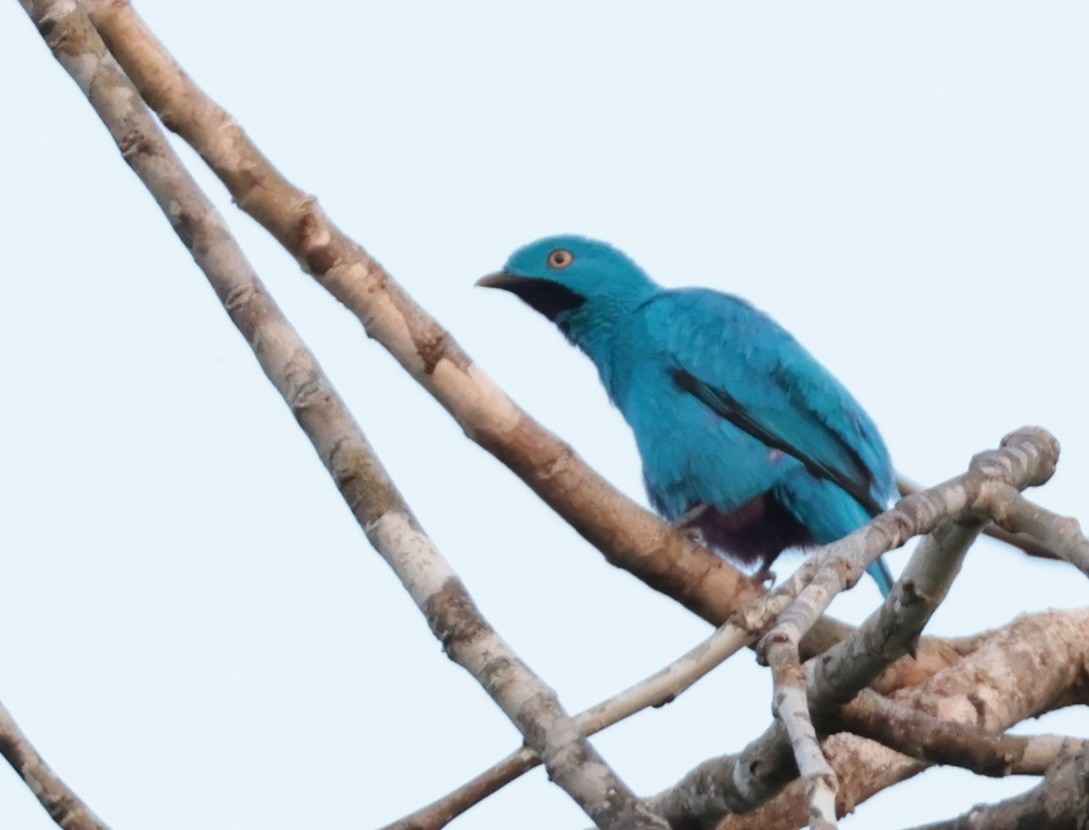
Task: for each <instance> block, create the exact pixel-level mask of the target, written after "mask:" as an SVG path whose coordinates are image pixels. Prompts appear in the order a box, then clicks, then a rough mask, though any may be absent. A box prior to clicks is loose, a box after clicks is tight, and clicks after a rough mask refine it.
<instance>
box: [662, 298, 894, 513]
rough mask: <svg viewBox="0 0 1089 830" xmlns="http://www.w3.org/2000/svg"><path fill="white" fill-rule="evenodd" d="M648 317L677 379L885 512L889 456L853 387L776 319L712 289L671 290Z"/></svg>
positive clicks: (865, 504) (724, 414)
mask: <svg viewBox="0 0 1089 830" xmlns="http://www.w3.org/2000/svg"><path fill="white" fill-rule="evenodd" d="M662 300H663V301H664V302H663V301H657V302H655V303H654V304H653V305H659V306H661V307H660V308H658V309H651V308H649V307H648V309H647V311H648V313H649V315H650V316H649V317H648V318H647V323H648V326H649V330H650V331H651V332H656V333H657V336H656V337H655V339H658V337H661V338H663V339H662V340H660V341H659V343H660V345H661V346H662V347H663V349H662V351H661V352H660V354H662V355H663V356H665V357H666V359H667V360H668V361H669V364H670V372H671V374H672V377H673V380H674V382H675V383H676V384H677V385H678V386H679V387H680V388H681V389H682V390H683V391H685V392H687V393H688V394H690V395H693V396H695V397H696V398H698V399H699V400H700V401H702V402H703V403H704V404H706V405H707V406H708V407H709V408H710V409H712V410H713V411H714V412H715V413H717V414H718V415H719V416H721V417H722V418H724V419H726V420H727V421H729V422H730V423H732V424H733V425H734V426H736V427H737V428H738V429H741V430H743V431H744V432H746V433H748V434H749V435H751V436H753V437H754V438H756V439H758V440H760V441H762V442H763V443H764V444H767V445H768V446H769V447H772V448H774V449H777V450H780V451H781V452H783V453H786V454H787V455H790V456H792V457H794V458H796V459H798V460H799V461H800V462H802V463H803V464H804V465H805V466H806V468H807V469H808V470H809V471H810V472H811V473H812V474H813V475H815V476H818V477H820V478H824V479H827V480H829V481H832V482H834V483H836V484H837V485H839V486H840V487H841V488H843V490H845V491H846V492H847V493H849V494H850V495H851V496H852V497H854V498H855V500H856V501H858V502H859V504H861V505H862V506H863V507H865V508H866V509H867V510H868V511H869V512H870V513H871V514H874V515H876V514H877V513H880V512H881V511H882V510H884V508H885V505H884V504H883V501H887V499H888V497H889V495H891V493H890V489H891V488H890V482H891V480H892V473H891V465H890V462H889V460H888V453H887V451H886V449H885V446H884V444H883V442H882V441H881V438H880V436H879V434H878V432H877V429H876V427H875V426H874V425H873V423H872V422H871V421H870V419H869V417H868V416H867V415H866V413H865V411H864V410H863V409H862V407H861V406H859V404H858V403H857V402H856V401H855V400H854V398H852V397H851V395H850V393H848V392H847V390H846V389H845V388H844V387H843V386H842V384H840V383H839V381H837V380H836V379H835V378H834V377H833V376H832V375H831V374H830V373H829V372H828V371H827V370H826V369H825V368H824V367H823V366H821V365H820V364H819V363H818V362H817V361H816V360H815V359H814V358H813V357H812V356H811V355H810V354H809V353H808V352H807V351H806V350H805V349H803V348H802V347H801V345H799V344H798V342H797V341H796V340H795V339H794V338H793V337H791V336H790V334H789V333H787V332H786V331H785V330H784V329H783V328H781V327H780V326H779V325H778V324H777V323H775V322H774V321H773V320H772V319H770V318H769V317H767V316H766V315H764V314H763V313H761V312H759V311H757V310H756V309H754V308H752V307H751V306H750V305H748V304H747V303H745V302H743V301H741V300H738V299H736V298H734V297H730V296H727V295H724V294H719V293H717V292H713V291H706V290H698V289H693V290H687V291H674V292H666V295H665V296H664V297H663V298H662Z"/></svg>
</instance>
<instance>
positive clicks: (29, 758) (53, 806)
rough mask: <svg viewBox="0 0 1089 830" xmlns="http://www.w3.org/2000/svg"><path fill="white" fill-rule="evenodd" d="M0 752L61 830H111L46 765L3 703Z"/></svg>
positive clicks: (1, 704) (0, 708) (0, 720)
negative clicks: (62, 829)
mask: <svg viewBox="0 0 1089 830" xmlns="http://www.w3.org/2000/svg"><path fill="white" fill-rule="evenodd" d="M0 755H3V756H4V758H6V759H7V762H8V763H9V764H11V766H12V769H14V770H15V771H16V772H17V773H18V774H19V777H20V778H22V779H23V781H25V782H26V785H27V786H28V787H30V791H31V792H32V793H34V795H35V797H36V798H37V799H38V801H39V802H40V803H41V805H42V807H44V808H45V811H46V812H47V813H49V817H50V818H52V819H53V821H55V822H56V823H57V826H59V827H63V828H64V830H110V828H109V826H108V825H107V824H106V823H105V822H104V821H102V819H100V818H99V817H98V816H96V815H95V814H94V813H93V812H91V809H90V808H89V807H88V806H87V805H86V804H84V803H83V801H82V800H80V797H79V796H78V795H76V794H75V793H74V792H72V790H71V789H70V788H69V786H68V785H67V784H65V783H64V782H63V781H61V780H60V778H58V777H57V774H56V773H55V772H53V770H51V769H50V768H49V765H48V764H47V763H46V762H45V760H44V759H43V758H42V756H41V755H39V754H38V751H37V750H36V749H35V748H34V747H33V745H31V743H30V741H29V740H27V737H26V735H24V734H23V732H22V730H21V729H19V726H18V724H16V723H15V720H14V718H12V716H11V713H10V712H9V711H8V710H7V708H5V706H4V704H3V703H0Z"/></svg>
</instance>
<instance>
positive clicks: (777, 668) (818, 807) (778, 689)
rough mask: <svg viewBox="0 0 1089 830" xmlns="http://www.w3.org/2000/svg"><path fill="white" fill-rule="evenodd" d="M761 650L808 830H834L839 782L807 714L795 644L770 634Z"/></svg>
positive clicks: (806, 697) (805, 697) (802, 672)
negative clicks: (804, 806)
mask: <svg viewBox="0 0 1089 830" xmlns="http://www.w3.org/2000/svg"><path fill="white" fill-rule="evenodd" d="M768 640H770V642H766V645H765V647H764V653H765V654H766V655H767V661H768V665H769V666H770V667H771V670H772V678H773V681H774V692H773V703H772V708H773V710H774V712H775V716H776V718H777V719H778V723H779V724H780V725H781V726H782V728H783V731H784V732H785V733H786V737H787V740H789V741H790V746H791V750H792V752H793V755H794V761H795V763H796V764H797V767H798V776H799V777H800V778H801V779H802V784H803V786H804V787H805V796H806V801H807V802H808V804H809V826H810V828H812V830H835V827H836V791H837V790H838V789H839V780H838V779H837V777H836V772H835V770H833V769H832V766H831V764H829V763H828V759H827V758H825V757H824V752H823V751H822V750H821V745H820V741H819V740H818V739H817V730H816V729H815V728H814V726H813V719H812V718H811V717H810V714H809V699H808V696H807V695H806V672H805V669H804V668H802V663H801V660H800V659H799V657H798V644H797V641H796V640H790V639H789V638H788V637H786V636H785V635H783V634H778V635H777V634H776V633H775V632H774V631H773V632H772V633H771V634H770V635H769V637H768Z"/></svg>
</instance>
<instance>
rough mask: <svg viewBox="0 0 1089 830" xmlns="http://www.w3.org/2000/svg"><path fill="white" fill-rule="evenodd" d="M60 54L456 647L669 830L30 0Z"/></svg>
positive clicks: (68, 10) (544, 747) (628, 815)
mask: <svg viewBox="0 0 1089 830" xmlns="http://www.w3.org/2000/svg"><path fill="white" fill-rule="evenodd" d="M21 2H22V5H23V7H24V8H25V9H26V10H27V12H28V14H29V15H30V16H31V18H32V19H33V20H34V23H35V25H36V26H37V27H38V30H39V32H40V33H41V34H42V36H43V38H45V40H46V42H47V44H48V45H49V47H50V49H51V50H52V51H53V55H54V57H56V58H57V60H58V62H60V64H61V65H62V66H63V67H64V68H65V69H66V70H67V71H68V72H69V74H70V75H71V76H72V78H73V80H75V81H76V82H77V84H78V85H79V86H80V88H81V89H82V90H84V92H85V93H86V94H87V96H88V99H89V100H90V102H91V104H92V106H93V107H94V109H95V111H96V112H97V113H98V115H99V117H100V118H101V119H102V121H103V122H104V123H105V125H106V126H107V128H108V129H109V131H110V133H111V135H112V136H113V138H114V140H115V141H116V142H117V145H118V149H120V150H121V152H122V155H123V157H124V159H125V161H126V162H127V163H128V164H129V166H130V167H131V168H132V170H133V171H134V172H135V173H136V174H137V176H138V177H139V178H140V180H141V182H142V183H143V184H144V185H145V186H146V187H147V188H148V190H149V191H150V192H151V193H152V195H153V196H154V197H155V199H156V201H157V202H158V203H159V206H160V207H161V208H162V210H163V212H164V213H165V214H166V216H167V218H168V219H169V220H170V223H171V226H172V227H173V229H174V230H175V232H176V233H177V234H178V236H179V237H180V238H181V240H182V242H183V244H185V245H186V247H187V248H188V249H189V250H190V252H191V253H192V254H193V258H194V259H195V260H196V262H197V264H198V266H200V268H201V270H202V271H203V272H204V274H205V275H206V276H207V278H208V281H209V282H210V283H211V285H212V287H213V288H214V289H215V291H216V294H217V295H218V296H219V298H220V299H221V301H222V302H223V305H224V307H225V308H226V310H227V312H228V314H229V315H230V317H231V320H232V322H234V323H235V325H236V326H237V327H238V329H239V331H240V332H241V333H242V335H243V336H244V337H245V338H246V341H247V342H248V343H249V344H250V345H251V347H252V348H253V350H254V354H255V356H256V357H257V359H258V361H259V362H260V364H261V367H262V369H264V371H265V374H266V375H267V376H268V378H269V380H270V381H271V382H272V384H273V385H274V386H275V387H276V389H277V391H279V392H280V394H281V395H282V396H283V398H284V400H285V402H286V403H287V404H288V406H289V407H290V408H291V410H292V412H293V413H294V414H295V417H296V419H297V420H298V422H299V424H300V426H301V427H302V428H303V430H304V431H305V432H306V434H307V437H308V438H310V440H311V443H312V444H313V445H314V448H315V450H316V451H317V453H318V455H319V456H320V458H321V459H322V461H323V462H324V463H325V466H326V468H327V469H328V470H329V473H330V474H331V475H332V476H333V478H334V480H335V482H336V484H337V487H338V489H339V490H340V491H341V494H342V495H343V497H344V499H345V501H346V502H347V503H348V506H349V507H350V508H351V510H352V513H353V515H354V516H355V518H356V520H357V521H358V522H359V524H360V526H361V527H362V529H363V531H364V532H365V533H366V535H367V538H368V539H369V540H370V541H371V543H372V545H373V546H374V547H375V549H376V550H377V551H378V552H379V553H380V554H381V555H382V557H383V558H384V559H385V560H386V562H387V563H388V564H389V565H390V567H392V568H393V570H394V571H395V572H396V574H397V576H398V577H399V578H400V580H401V582H402V583H403V584H404V586H405V588H406V589H407V590H408V592H409V594H411V596H412V598H413V599H414V600H415V602H416V604H417V606H418V607H419V608H420V610H421V611H422V612H423V613H424V614H425V615H426V617H427V622H428V624H429V625H430V627H431V630H432V631H433V632H434V634H435V636H436V637H438V638H439V639H440V640H441V641H442V643H443V647H444V648H445V650H446V652H447V654H448V655H449V656H450V657H451V658H452V659H453V660H455V661H456V662H457V663H458V664H459V665H461V666H462V667H463V668H465V669H466V670H468V671H469V672H470V673H471V674H472V675H473V676H474V677H475V678H476V680H477V681H478V682H479V683H480V684H481V685H482V686H483V687H484V689H485V690H486V691H487V692H488V694H489V695H491V697H492V698H493V700H495V702H496V703H497V704H498V705H499V707H500V708H501V709H502V710H503V712H504V713H505V714H506V715H507V716H508V717H509V718H510V719H511V721H512V722H513V723H514V724H515V725H516V726H517V727H518V729H519V730H520V731H521V732H522V734H523V736H524V737H525V739H526V741H527V743H528V744H529V745H531V746H533V748H534V749H535V750H536V751H537V753H538V754H539V755H540V756H541V757H542V758H543V759H544V762H545V764H546V765H547V767H548V770H549V775H550V776H551V778H552V780H553V781H555V782H556V783H557V784H559V785H560V786H561V787H563V788H564V790H566V791H567V793H568V794H569V795H570V796H571V797H572V798H573V799H574V800H575V801H576V802H577V803H578V804H579V806H580V807H582V808H583V810H585V811H586V813H587V815H589V816H590V817H591V818H592V819H593V820H594V821H595V823H597V824H598V825H599V826H601V827H615V828H648V830H649V829H650V828H664V827H665V825H664V824H663V823H662V822H661V820H659V819H657V818H656V817H655V816H653V815H652V814H650V813H649V812H648V811H647V810H646V809H645V808H644V807H643V806H642V805H641V804H640V803H639V800H638V799H637V798H636V797H635V795H634V793H632V792H631V790H630V789H629V788H628V787H627V786H626V785H625V784H624V783H623V782H622V781H621V780H620V779H619V777H618V776H617V775H616V774H615V773H614V772H613V771H612V770H611V769H610V768H609V767H608V766H607V765H606V764H605V762H604V760H603V759H602V758H601V756H600V755H599V754H598V753H597V751H596V750H595V749H594V748H593V747H592V746H590V744H589V742H588V741H587V740H586V739H585V738H584V737H582V735H581V734H580V733H579V730H578V728H577V726H576V725H575V724H574V722H573V721H572V720H571V718H570V717H568V716H567V714H566V713H565V712H564V711H563V708H562V706H561V705H560V703H559V700H558V698H557V697H556V694H555V692H553V691H552V690H551V689H550V688H548V686H546V685H545V684H544V683H543V682H542V681H541V680H540V679H539V678H537V677H536V675H534V674H533V673H532V671H531V670H530V669H529V667H528V666H527V665H526V664H525V663H523V662H522V660H521V659H520V658H519V657H518V656H517V655H516V654H515V653H514V651H513V650H512V649H511V648H510V647H509V646H508V645H507V644H506V643H505V642H504V641H503V640H502V638H501V637H500V636H499V635H498V633H496V632H495V631H494V630H493V629H492V628H491V626H490V625H489V624H488V623H487V621H486V620H485V619H484V617H483V616H482V615H481V614H480V612H479V611H478V610H477V608H476V606H475V604H474V603H473V601H472V598H471V597H470V596H469V594H468V592H467V591H466V589H465V587H464V585H462V583H461V581H460V579H458V577H457V575H456V574H455V573H454V571H453V569H452V568H451V567H450V566H449V564H448V563H447V562H446V561H445V560H444V559H443V558H442V556H441V554H440V553H439V552H438V550H437V549H436V548H435V546H434V545H433V544H432V543H431V540H430V539H429V538H428V537H427V536H426V534H425V533H424V532H423V530H422V529H421V528H420V526H419V524H418V523H417V521H416V519H415V517H414V516H413V515H412V513H411V511H410V510H409V508H408V505H407V504H406V503H405V502H404V500H403V499H402V498H401V496H400V494H399V493H398V492H397V490H396V487H395V486H394V484H393V482H392V480H391V479H390V478H389V476H388V474H387V473H386V471H385V470H384V468H383V467H382V465H381V462H380V461H379V460H378V458H377V456H376V455H375V454H374V452H373V450H372V449H371V447H370V445H369V443H368V442H367V440H366V438H365V436H364V435H363V432H362V430H360V428H359V426H358V425H357V424H356V423H355V420H354V419H353V418H352V416H351V414H350V413H349V412H348V410H347V407H346V406H345V404H344V402H343V400H342V399H341V398H340V397H339V396H338V394H337V393H336V391H335V389H334V388H333V387H332V384H331V383H330V382H329V379H328V378H327V377H326V376H325V374H324V372H323V371H322V369H321V367H320V366H319V365H318V363H317V360H316V358H315V357H314V355H313V354H312V353H311V352H310V351H309V349H308V348H307V346H306V344H305V343H304V342H303V341H302V340H301V338H300V337H299V336H298V334H297V333H296V332H295V331H294V329H293V328H292V327H291V324H290V323H289V322H288V321H287V319H286V318H285V317H284V316H283V314H282V313H281V312H280V310H279V308H277V306H276V304H275V302H274V301H273V299H272V298H271V296H270V295H269V294H268V292H267V291H266V290H265V287H264V286H263V285H262V283H261V281H260V280H259V278H258V277H257V275H256V273H255V272H254V271H253V269H252V267H251V266H250V264H249V262H248V261H247V260H246V258H245V256H244V254H243V253H242V251H241V249H240V248H239V247H238V246H237V244H236V243H235V241H234V239H233V238H232V237H231V235H230V233H229V231H228V229H227V227H226V225H225V224H224V223H223V220H222V218H221V217H220V216H219V214H218V212H217V211H216V210H215V208H214V207H213V206H212V204H211V202H209V201H208V199H207V198H206V197H205V195H204V194H203V193H202V192H201V191H200V189H199V188H198V187H197V185H196V183H195V182H194V181H193V180H192V179H191V178H190V177H189V175H188V174H187V172H186V171H185V169H184V167H183V166H182V164H181V162H180V161H179V160H178V158H177V156H176V155H175V154H174V152H173V150H172V149H171V147H170V145H169V143H168V142H167V141H166V139H165V137H164V136H163V135H162V134H161V133H160V132H159V129H158V127H157V126H156V124H155V123H154V121H153V120H152V118H151V116H150V114H149V113H148V112H147V110H146V108H145V107H144V104H143V101H142V100H141V98H140V95H139V93H138V92H137V91H136V89H135V88H134V87H132V85H131V83H130V82H129V80H128V78H127V77H125V75H124V73H123V72H122V70H121V68H120V67H119V66H118V65H117V63H116V62H115V61H114V59H113V57H112V56H111V55H110V53H109V52H108V51H107V50H106V47H105V44H104V43H103V42H102V40H101V38H99V36H98V33H97V31H96V30H95V28H94V27H93V26H92V25H91V22H90V20H89V19H88V18H87V17H86V16H85V15H84V14H83V12H82V10H81V8H80V6H79V5H78V4H77V3H72V2H69V1H68V0H21Z"/></svg>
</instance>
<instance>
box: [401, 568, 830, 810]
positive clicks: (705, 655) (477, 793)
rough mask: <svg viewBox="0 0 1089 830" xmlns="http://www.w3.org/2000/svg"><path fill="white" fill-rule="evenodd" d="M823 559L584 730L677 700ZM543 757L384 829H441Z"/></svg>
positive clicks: (748, 638) (523, 754) (589, 718)
mask: <svg viewBox="0 0 1089 830" xmlns="http://www.w3.org/2000/svg"><path fill="white" fill-rule="evenodd" d="M820 561H821V558H820V557H819V556H815V557H812V558H811V559H810V560H809V561H807V562H806V563H805V564H803V565H802V567H801V568H799V569H798V570H797V571H796V572H795V573H794V574H793V575H792V576H791V577H790V578H789V579H787V580H785V581H784V582H783V584H782V585H780V586H779V587H778V588H776V589H775V590H773V591H771V592H769V593H767V594H765V595H764V596H763V597H761V598H760V599H759V600H758V601H757V602H756V603H754V604H753V605H752V606H750V607H749V608H747V609H744V610H743V611H741V612H739V613H737V614H734V615H733V616H732V617H731V619H730V620H729V621H728V622H726V623H725V624H723V625H722V626H721V627H720V628H719V629H717V630H716V631H715V633H714V634H712V635H711V636H710V637H708V638H707V639H706V640H704V641H703V642H702V643H700V644H699V645H697V646H696V647H695V648H693V649H691V650H689V651H688V652H686V653H685V654H684V655H682V656H681V657H680V658H678V659H677V660H675V661H674V662H672V663H670V664H669V665H668V666H666V667H665V668H664V669H662V670H660V671H658V672H655V673H654V674H653V675H651V676H650V677H648V678H646V679H645V680H643V681H640V682H639V683H637V684H635V685H634V686H631V687H630V688H628V689H626V690H624V691H623V692H620V693H619V694H617V695H615V696H613V697H611V698H609V699H608V700H606V701H603V702H602V703H599V704H597V705H596V706H592V707H590V708H589V709H587V710H586V711H584V712H582V713H581V714H579V715H578V716H576V718H575V722H576V723H577V724H578V726H579V729H580V730H582V734H584V735H592V734H594V733H596V732H600V731H601V730H603V729H606V728H608V727H609V726H612V725H613V724H615V723H619V722H620V721H621V720H623V719H624V718H627V717H630V716H631V715H633V714H635V713H636V712H639V711H641V710H643V709H646V708H648V707H651V706H662V705H664V704H666V703H669V702H671V701H672V700H674V699H675V698H676V697H677V696H678V695H680V694H681V693H682V692H684V691H685V690H686V689H688V688H689V687H691V686H692V684H693V683H695V682H696V681H697V680H699V679H700V678H701V677H703V676H704V675H706V674H707V672H709V671H710V670H711V669H713V668H714V667H715V666H717V665H719V664H720V663H721V662H723V661H724V660H726V659H727V658H728V657H730V656H731V655H733V654H736V653H737V652H738V651H740V650H741V649H742V648H743V647H745V646H746V645H749V644H751V643H752V642H753V640H755V639H756V638H757V637H758V636H759V635H760V634H762V633H763V632H764V631H765V630H766V629H767V627H768V626H769V625H771V624H772V622H773V621H774V620H775V618H776V616H777V615H778V614H779V613H780V612H781V611H782V610H783V609H784V608H786V607H787V606H788V605H789V604H790V602H791V601H792V600H793V599H794V597H796V596H797V594H798V591H799V590H800V589H801V587H802V585H804V584H805V583H806V582H807V581H808V580H809V579H812V576H813V573H814V572H815V570H816V568H817V567H818V565H819V563H820ZM539 763H540V759H539V758H538V757H537V754H536V753H535V752H533V750H531V749H528V748H522V749H520V750H518V751H517V752H513V753H511V754H510V755H508V756H507V757H506V758H504V759H502V760H501V761H498V762H497V763H495V764H493V765H492V766H491V767H489V768H488V769H487V770H485V771H484V772H482V773H480V774H479V775H477V776H475V777H474V778H473V779H472V780H470V781H467V782H466V783H465V784H463V785H461V786H460V787H458V788H457V789H456V790H453V791H452V792H450V793H448V794H447V795H445V796H443V797H442V798H440V799H438V800H436V801H434V802H432V803H431V804H428V805H427V806H425V807H423V808H421V809H419V810H417V811H416V812H414V813H412V814H410V815H408V816H405V817H404V818H402V819H400V820H398V821H396V822H394V823H393V824H390V825H388V826H387V827H386V828H384V830H438V828H440V827H445V826H446V825H447V824H448V823H449V822H450V821H452V820H453V819H455V818H457V817H458V816H459V815H461V814H462V813H463V812H465V811H466V810H468V809H469V808H470V807H472V806H473V805H475V804H478V803H480V802H481V801H482V800H484V799H485V798H487V797H488V796H489V795H491V794H492V793H494V792H496V791H498V790H499V789H501V788H502V787H505V786H506V785H507V784H509V783H510V782H511V781H514V780H515V779H517V778H518V777H519V776H520V775H523V774H524V773H526V772H528V771H529V770H531V769H533V768H534V767H535V766H537V765H538V764H539Z"/></svg>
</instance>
